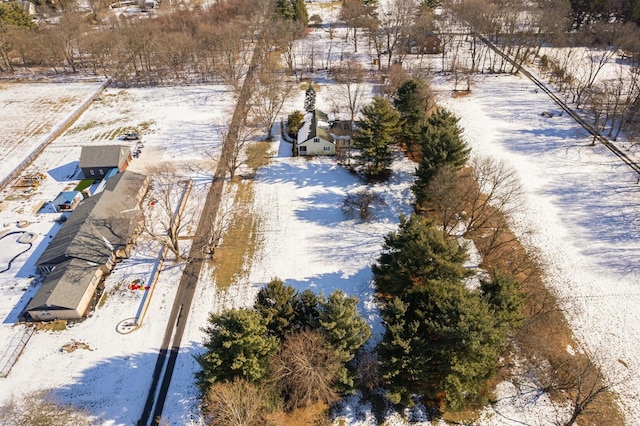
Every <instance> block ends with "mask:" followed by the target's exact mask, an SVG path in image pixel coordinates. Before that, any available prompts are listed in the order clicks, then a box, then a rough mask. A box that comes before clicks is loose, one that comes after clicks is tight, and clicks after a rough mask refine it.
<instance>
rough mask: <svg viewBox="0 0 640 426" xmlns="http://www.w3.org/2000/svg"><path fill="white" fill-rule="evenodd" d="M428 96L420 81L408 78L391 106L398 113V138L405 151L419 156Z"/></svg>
mask: <svg viewBox="0 0 640 426" xmlns="http://www.w3.org/2000/svg"><path fill="white" fill-rule="evenodd" d="M429 100H430V95H429V93H428V91H427V89H426V87H425V85H424V83H423V81H422V80H421V79H418V78H410V79H408V80H406V81H405V82H404V83H402V84H401V85H400V87H399V88H398V91H397V93H396V96H395V98H394V100H393V104H394V106H395V107H396V109H397V110H398V112H399V113H400V123H399V124H400V137H401V140H402V142H404V143H405V144H406V145H407V150H408V151H409V152H412V153H416V154H419V151H420V143H419V142H420V136H421V134H422V129H423V127H424V124H425V120H426V117H427V113H426V112H427V108H428V106H429Z"/></svg>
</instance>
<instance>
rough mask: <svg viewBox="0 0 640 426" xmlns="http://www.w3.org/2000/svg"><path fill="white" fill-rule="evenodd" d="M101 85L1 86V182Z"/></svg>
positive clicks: (83, 83)
mask: <svg viewBox="0 0 640 426" xmlns="http://www.w3.org/2000/svg"><path fill="white" fill-rule="evenodd" d="M101 84H102V82H101V81H94V82H77V83H55V84H52V83H36V82H30V83H17V82H2V83H0V105H1V106H2V108H1V109H2V115H0V128H1V129H2V133H1V134H0V181H1V180H3V179H4V178H5V177H6V176H7V175H8V174H9V173H10V172H11V171H12V170H13V169H14V168H15V167H16V166H17V165H18V164H20V163H21V162H22V161H23V160H25V159H26V158H27V157H28V156H29V155H30V154H31V153H32V152H33V151H34V150H35V149H36V148H37V147H38V146H39V145H40V144H41V143H43V142H44V141H45V140H46V139H47V137H48V136H49V135H50V134H51V133H53V132H54V131H55V130H56V129H57V128H58V127H60V126H61V125H62V124H63V122H64V121H65V120H66V119H67V118H69V116H71V115H72V113H73V112H74V111H76V110H77V109H78V108H79V107H80V106H81V105H82V104H83V103H84V102H85V101H90V97H91V96H92V95H93V94H94V93H96V92H97V91H98V89H99V88H100V86H101Z"/></svg>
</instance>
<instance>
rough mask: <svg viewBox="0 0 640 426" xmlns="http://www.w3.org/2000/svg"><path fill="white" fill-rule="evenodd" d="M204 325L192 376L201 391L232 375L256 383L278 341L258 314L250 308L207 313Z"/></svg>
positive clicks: (230, 377) (264, 370) (228, 378)
mask: <svg viewBox="0 0 640 426" xmlns="http://www.w3.org/2000/svg"><path fill="white" fill-rule="evenodd" d="M208 322H209V325H208V326H207V327H206V328H205V329H204V331H205V333H206V335H207V338H206V341H205V343H204V346H205V348H206V349H207V351H206V353H204V354H202V355H200V356H199V357H197V358H196V359H197V361H198V363H199V364H200V367H202V371H200V372H198V373H197V375H196V379H197V382H198V386H199V387H200V389H201V390H202V391H203V392H206V390H207V389H208V387H209V386H210V385H211V384H213V383H215V382H220V381H225V380H227V381H230V380H232V379H234V378H236V377H239V378H244V379H246V380H248V381H250V382H252V383H257V382H259V381H260V379H262V378H263V377H264V376H265V375H266V374H267V362H268V358H269V356H270V355H271V354H273V353H274V352H275V351H276V350H277V348H278V342H277V340H276V339H275V338H274V337H273V336H270V335H269V333H268V332H267V324H266V322H265V320H264V318H263V317H262V315H261V314H260V313H259V312H257V311H256V310H253V309H239V310H236V309H234V310H229V311H226V312H223V313H221V314H210V315H209V321H208Z"/></svg>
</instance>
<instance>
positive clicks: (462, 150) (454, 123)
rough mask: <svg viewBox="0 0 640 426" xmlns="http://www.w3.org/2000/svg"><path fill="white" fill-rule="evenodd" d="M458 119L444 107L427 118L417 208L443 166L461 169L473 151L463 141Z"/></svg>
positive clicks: (417, 187)
mask: <svg viewBox="0 0 640 426" xmlns="http://www.w3.org/2000/svg"><path fill="white" fill-rule="evenodd" d="M458 121H459V118H458V117H456V116H455V115H454V114H453V113H451V112H449V111H448V110H446V109H444V108H440V107H439V108H437V109H436V110H435V111H434V112H433V113H432V114H431V115H430V116H429V117H428V119H427V123H426V125H425V126H424V128H423V130H422V138H421V140H420V149H421V158H420V166H419V167H418V169H417V170H416V181H415V183H414V185H413V192H414V194H415V196H416V202H417V204H418V205H421V204H423V203H424V201H426V200H425V195H424V190H425V188H427V186H428V185H429V183H430V182H431V179H433V177H434V176H435V175H436V174H437V173H438V170H439V169H440V167H442V166H445V165H447V166H449V167H452V168H454V169H460V168H462V167H463V166H464V165H465V164H466V162H467V160H468V159H469V154H470V152H471V149H470V148H469V147H468V145H467V143H466V142H465V141H464V139H463V138H462V128H461V127H460V125H459V124H458Z"/></svg>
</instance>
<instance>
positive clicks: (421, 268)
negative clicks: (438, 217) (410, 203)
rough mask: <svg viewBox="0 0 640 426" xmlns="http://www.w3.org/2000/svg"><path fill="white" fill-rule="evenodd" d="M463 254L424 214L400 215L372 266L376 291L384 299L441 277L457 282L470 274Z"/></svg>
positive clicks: (454, 242)
mask: <svg viewBox="0 0 640 426" xmlns="http://www.w3.org/2000/svg"><path fill="white" fill-rule="evenodd" d="M467 257H468V255H467V253H466V250H465V249H464V248H463V247H460V246H459V245H458V244H457V242H456V241H455V240H453V239H447V238H445V236H444V235H443V233H442V232H441V231H440V230H439V229H437V228H436V226H435V225H434V224H433V223H431V222H430V221H428V220H427V219H425V218H424V217H422V216H419V215H415V214H414V215H411V216H410V217H409V219H407V218H405V217H404V216H403V217H401V218H400V225H399V229H398V231H397V232H392V233H390V234H389V235H387V236H386V237H385V243H384V245H383V249H382V254H381V255H380V257H379V258H378V262H377V263H376V264H374V265H373V267H372V269H373V277H374V283H375V286H376V292H377V293H378V294H379V295H380V296H381V297H382V298H388V297H389V296H403V295H404V294H406V293H407V292H409V291H412V290H413V289H420V288H424V287H426V286H429V285H435V284H434V283H438V282H441V281H443V280H446V281H460V280H461V279H462V278H464V277H466V276H468V275H469V274H470V271H469V270H467V269H466V268H464V267H463V266H462V265H463V263H464V261H465V260H466V259H467Z"/></svg>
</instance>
